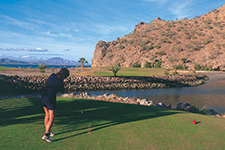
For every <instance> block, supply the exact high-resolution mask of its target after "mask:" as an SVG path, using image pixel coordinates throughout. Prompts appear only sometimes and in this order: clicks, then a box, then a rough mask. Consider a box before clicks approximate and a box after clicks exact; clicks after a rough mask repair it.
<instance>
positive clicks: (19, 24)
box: [1, 15, 35, 30]
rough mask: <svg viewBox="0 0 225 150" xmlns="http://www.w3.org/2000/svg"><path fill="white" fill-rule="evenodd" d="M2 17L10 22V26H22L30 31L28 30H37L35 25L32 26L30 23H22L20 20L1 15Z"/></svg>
mask: <svg viewBox="0 0 225 150" xmlns="http://www.w3.org/2000/svg"><path fill="white" fill-rule="evenodd" d="M1 17H3V18H5V19H7V20H9V21H10V22H9V23H10V24H14V25H16V26H20V27H22V28H25V29H28V30H34V29H35V27H34V26H33V25H31V24H30V23H28V22H25V21H20V20H17V19H14V18H11V17H8V16H5V15H1Z"/></svg>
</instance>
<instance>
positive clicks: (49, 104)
mask: <svg viewBox="0 0 225 150" xmlns="http://www.w3.org/2000/svg"><path fill="white" fill-rule="evenodd" d="M41 104H42V106H44V107H47V108H48V110H54V109H56V102H53V103H52V102H48V101H41Z"/></svg>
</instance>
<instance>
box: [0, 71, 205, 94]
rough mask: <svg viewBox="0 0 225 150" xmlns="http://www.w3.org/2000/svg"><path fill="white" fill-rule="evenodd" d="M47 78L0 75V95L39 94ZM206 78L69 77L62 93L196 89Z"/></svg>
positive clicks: (194, 75) (185, 76) (188, 75)
mask: <svg viewBox="0 0 225 150" xmlns="http://www.w3.org/2000/svg"><path fill="white" fill-rule="evenodd" d="M47 79H48V77H47V76H17V75H14V76H5V75H0V84H1V85H4V86H1V87H0V94H1V93H3V94H6V93H30V92H40V91H42V90H43V88H44V86H45V83H46V81H47ZM206 80H208V77H207V76H206V75H204V74H201V73H196V74H182V75H168V76H120V77H109V76H70V77H68V78H67V79H65V80H64V82H65V91H66V92H75V91H93V90H124V89H128V90H129V89H154V88H168V87H183V86H197V85H200V84H203V83H204V82H205V81H206Z"/></svg>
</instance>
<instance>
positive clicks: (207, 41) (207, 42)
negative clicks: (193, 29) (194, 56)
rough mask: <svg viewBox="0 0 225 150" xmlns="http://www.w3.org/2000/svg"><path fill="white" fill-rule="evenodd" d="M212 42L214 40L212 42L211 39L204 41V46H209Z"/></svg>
mask: <svg viewBox="0 0 225 150" xmlns="http://www.w3.org/2000/svg"><path fill="white" fill-rule="evenodd" d="M211 42H212V40H210V39H204V40H203V44H204V45H207V44H209V43H211Z"/></svg>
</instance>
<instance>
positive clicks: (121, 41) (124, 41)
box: [119, 39, 127, 43]
mask: <svg viewBox="0 0 225 150" xmlns="http://www.w3.org/2000/svg"><path fill="white" fill-rule="evenodd" d="M119 42H120V43H126V42H127V39H120V40H119Z"/></svg>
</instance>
